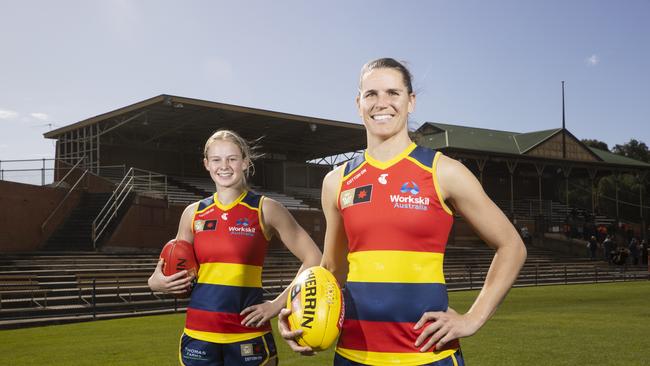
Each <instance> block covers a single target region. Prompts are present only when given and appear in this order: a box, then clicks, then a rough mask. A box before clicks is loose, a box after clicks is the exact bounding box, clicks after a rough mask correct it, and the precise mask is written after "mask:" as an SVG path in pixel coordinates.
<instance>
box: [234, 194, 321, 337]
mask: <svg viewBox="0 0 650 366" xmlns="http://www.w3.org/2000/svg"><path fill="white" fill-rule="evenodd" d="M262 218H263V220H264V226H265V227H266V228H268V229H269V230H272V231H273V232H274V233H277V235H278V236H279V238H280V240H282V242H283V243H284V245H285V246H286V247H287V248H288V249H289V250H290V251H291V253H293V255H295V256H296V257H297V258H298V259H300V261H301V262H302V266H301V267H300V269H299V270H298V274H299V273H300V272H302V271H303V269H305V268H309V267H313V266H317V265H318V264H319V263H320V260H321V252H320V250H319V249H318V247H317V246H316V244H315V243H314V241H313V240H312V239H311V237H310V236H309V234H307V232H306V231H305V230H304V229H303V228H302V227H301V226H300V225H299V224H298V223H297V222H296V220H295V219H294V218H293V216H292V215H291V213H289V211H288V210H287V209H286V208H285V207H284V206H282V205H281V204H280V203H278V202H277V201H275V200H273V199H270V198H264V201H263V202H262ZM298 274H296V276H297V275H298ZM289 287H290V286H287V288H286V289H284V291H283V292H282V293H281V294H280V295H278V296H277V297H276V298H275V299H274V300H273V301H270V302H268V303H263V304H257V305H253V306H249V307H248V308H246V309H244V310H243V311H242V312H241V314H242V315H245V314H248V315H247V316H246V317H245V318H244V319H243V320H242V324H244V325H246V326H257V327H259V326H261V325H262V324H264V323H266V322H267V321H268V320H269V319H271V318H273V317H274V316H276V315H278V313H279V312H280V310H282V308H284V305H285V304H286V302H287V296H289Z"/></svg>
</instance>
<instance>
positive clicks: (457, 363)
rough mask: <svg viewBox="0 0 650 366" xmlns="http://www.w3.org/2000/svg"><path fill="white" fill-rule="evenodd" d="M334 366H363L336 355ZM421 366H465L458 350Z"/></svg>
mask: <svg viewBox="0 0 650 366" xmlns="http://www.w3.org/2000/svg"><path fill="white" fill-rule="evenodd" d="M334 366H364V364H362V363H358V362H354V361H350V360H348V359H347V358H345V357H343V356H341V355H339V354H338V353H335V354H334ZM421 366H465V361H464V360H463V353H462V352H461V351H460V348H459V349H458V351H456V353H454V354H453V355H451V356H449V357H447V358H443V359H442V360H439V361H436V362H433V363H428V364H426V365H421Z"/></svg>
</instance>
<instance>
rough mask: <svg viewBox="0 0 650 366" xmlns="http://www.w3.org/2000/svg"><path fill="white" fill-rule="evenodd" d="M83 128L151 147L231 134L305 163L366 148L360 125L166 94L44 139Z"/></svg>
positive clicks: (98, 117)
mask: <svg viewBox="0 0 650 366" xmlns="http://www.w3.org/2000/svg"><path fill="white" fill-rule="evenodd" d="M94 125H96V126H94ZM89 126H93V127H96V128H98V131H99V132H98V133H99V135H106V134H109V133H110V134H111V136H113V137H114V138H122V139H124V140H128V141H131V142H133V143H140V144H143V145H152V146H160V145H168V146H169V145H174V144H176V145H178V144H179V142H182V143H183V144H186V143H187V144H190V145H194V146H196V144H198V146H202V144H203V143H204V142H205V140H206V139H207V137H209V136H210V135H211V134H212V132H214V131H216V130H218V129H232V130H235V131H237V132H238V133H240V134H241V135H242V136H243V137H244V138H246V139H249V140H253V139H257V138H260V137H263V139H262V140H261V142H260V145H262V150H264V152H277V153H283V154H287V153H289V154H291V153H296V154H297V155H300V156H305V157H310V158H318V157H324V156H330V155H336V154H340V153H346V152H351V151H356V150H360V149H363V148H364V146H365V144H366V135H365V129H364V126H363V125H360V124H356V123H349V122H342V121H334V120H328V119H323V118H315V117H309V116H300V115H295V114H289V113H281V112H274V111H268V110H262V109H257V108H250V107H243V106H237V105H232V104H225V103H218V102H213V101H207V100H200V99H192V98H186V97H180V96H174V95H166V94H162V95H159V96H156V97H153V98H149V99H146V100H143V101H140V102H137V103H134V104H131V105H128V106H126V107H122V108H119V109H116V110H113V111H110V112H107V113H103V114H100V115H98V116H95V117H91V118H88V119H85V120H83V121H79V122H76V123H73V124H70V125H68V126H65V127H61V128H59V129H56V130H52V131H49V132H47V133H45V134H44V137H45V138H51V139H59V138H62V137H63V136H65V134H66V133H71V132H74V131H80V130H83V129H84V128H86V129H87V128H88V127H89ZM83 136H85V135H83ZM104 137H105V136H102V138H104Z"/></svg>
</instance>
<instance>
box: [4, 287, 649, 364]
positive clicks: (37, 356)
mask: <svg viewBox="0 0 650 366" xmlns="http://www.w3.org/2000/svg"><path fill="white" fill-rule="evenodd" d="M475 296H476V291H467V292H453V293H450V302H451V305H452V307H454V308H455V309H456V310H458V311H465V310H466V309H467V308H468V307H469V306H470V305H471V302H472V301H473V299H474V297H475ZM183 320H184V314H174V315H163V316H148V317H140V318H127V319H117V320H105V321H96V322H87V323H78V324H68V325H59V326H48V327H38V328H28V329H17V330H5V331H0V361H2V362H0V364H7V365H16V366H22V365H75V366H77V365H79V366H83V365H156V366H165V365H170V366H171V365H178V361H177V360H178V355H177V349H178V338H179V336H180V330H181V329H182V326H183ZM273 323H274V324H275V321H274V322H273ZM649 340H650V282H648V281H644V282H628V283H608V284H592V285H569V286H547V287H528V288H517V289H513V290H512V291H511V292H510V294H509V295H508V298H507V299H506V301H505V302H504V303H503V304H502V305H501V307H500V309H499V310H498V312H497V314H496V315H495V316H494V318H493V319H491V320H490V321H489V322H488V323H487V324H486V325H485V327H483V328H482V329H481V330H480V331H479V333H478V334H476V335H474V336H473V337H470V338H467V339H464V340H463V341H462V345H463V353H464V355H465V359H466V360H467V362H468V364H469V365H479V366H490V365H499V366H508V365H513V366H514V365H517V366H519V365H553V366H559V365H596V364H597V365H599V366H605V365H626V366H630V365H647V364H648V361H647V360H648V357H649V356H648V354H649V352H650V347H648V344H650V343H649ZM276 341H277V344H278V350H279V357H280V360H281V365H331V360H332V357H333V351H332V350H329V351H327V352H323V353H320V354H319V355H317V356H315V357H311V358H306V357H302V356H298V355H294V354H293V353H292V352H291V351H290V350H289V348H288V347H287V346H286V344H285V343H284V342H283V341H281V340H280V339H279V337H278V336H276Z"/></svg>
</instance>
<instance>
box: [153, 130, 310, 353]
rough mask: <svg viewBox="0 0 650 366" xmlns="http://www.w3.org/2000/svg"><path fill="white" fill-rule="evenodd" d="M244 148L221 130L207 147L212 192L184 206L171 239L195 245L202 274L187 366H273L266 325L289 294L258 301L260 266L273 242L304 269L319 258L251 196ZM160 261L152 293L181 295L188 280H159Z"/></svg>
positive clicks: (291, 226)
mask: <svg viewBox="0 0 650 366" xmlns="http://www.w3.org/2000/svg"><path fill="white" fill-rule="evenodd" d="M252 158H253V156H252V153H251V148H250V147H249V145H248V143H247V142H246V141H245V140H244V139H243V138H242V137H241V136H239V135H238V134H237V133H235V132H233V131H229V130H221V131H217V132H216V133H214V134H213V135H212V136H211V137H210V138H209V139H208V140H207V142H206V144H205V148H204V159H203V164H204V166H205V169H206V170H207V171H208V172H209V173H210V177H211V178H212V180H213V181H214V183H215V187H216V192H215V193H214V194H213V195H211V196H210V197H208V198H205V199H203V200H201V201H199V202H195V203H192V204H191V205H189V206H187V208H186V209H185V211H184V212H183V214H182V216H181V220H180V224H179V227H178V233H177V235H176V239H181V240H185V241H188V242H190V243H193V244H194V251H195V254H196V258H197V261H198V262H199V264H200V269H199V272H198V275H197V278H196V284H195V285H194V286H193V288H192V293H191V298H190V303H189V305H188V308H187V316H186V321H185V328H184V331H183V335H182V337H181V344H180V356H179V358H180V361H181V364H183V365H186V366H208V365H210V366H215V365H219V366H220V365H275V364H277V352H276V349H275V343H274V341H273V336H272V335H271V326H270V324H269V322H268V321H269V319H271V318H273V317H274V316H276V315H277V314H278V313H279V312H280V310H281V309H282V308H283V307H284V304H285V303H286V298H287V295H288V293H287V291H284V292H283V293H282V294H280V295H279V296H277V297H276V298H275V299H274V300H273V301H268V302H263V301H262V294H263V292H262V280H261V274H262V265H263V263H264V258H265V256H266V252H267V247H268V242H269V240H270V239H271V237H272V236H273V235H277V236H278V237H279V239H280V240H281V241H282V242H283V243H284V244H285V245H286V246H287V248H288V249H289V250H290V251H291V252H292V253H293V254H294V255H295V256H296V257H298V258H299V259H300V260H301V261H302V264H303V267H301V270H302V269H303V268H308V267H311V266H315V265H318V264H319V262H320V260H321V252H320V250H319V249H318V248H317V247H316V244H314V242H313V240H312V239H311V238H310V237H309V235H308V234H307V233H306V232H305V231H304V230H303V229H302V228H301V227H300V225H298V223H297V222H296V220H295V219H294V218H293V216H291V214H290V213H289V211H288V210H287V209H286V208H285V207H284V206H282V204H280V203H278V202H277V201H275V200H273V199H270V198H267V197H264V196H262V195H258V194H256V193H254V192H252V191H250V190H249V189H248V186H247V183H246V177H247V175H248V174H249V172H250V171H251V169H252ZM162 265H163V261H162V260H161V261H159V262H158V265H157V267H156V269H155V271H154V273H153V274H152V275H151V277H150V278H149V286H150V287H151V289H152V290H154V291H162V292H166V293H172V294H179V293H183V292H185V291H187V289H188V288H189V287H190V285H191V283H192V281H193V280H194V279H193V278H191V277H190V276H188V274H187V272H186V271H182V272H179V273H176V274H174V275H172V276H164V275H163V273H162Z"/></svg>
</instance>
